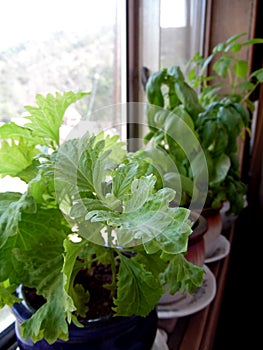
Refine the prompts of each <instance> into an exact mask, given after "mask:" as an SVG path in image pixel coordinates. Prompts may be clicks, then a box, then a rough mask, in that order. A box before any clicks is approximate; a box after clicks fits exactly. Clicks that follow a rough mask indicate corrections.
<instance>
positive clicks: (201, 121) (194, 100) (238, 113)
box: [145, 33, 263, 214]
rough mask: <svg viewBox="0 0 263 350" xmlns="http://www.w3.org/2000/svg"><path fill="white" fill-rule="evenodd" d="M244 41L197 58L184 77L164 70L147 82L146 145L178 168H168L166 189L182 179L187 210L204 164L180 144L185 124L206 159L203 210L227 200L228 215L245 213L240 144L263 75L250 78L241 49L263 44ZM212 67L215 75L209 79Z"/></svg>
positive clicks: (259, 72)
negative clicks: (157, 149) (206, 56)
mask: <svg viewBox="0 0 263 350" xmlns="http://www.w3.org/2000/svg"><path fill="white" fill-rule="evenodd" d="M244 35H245V33H241V34H238V35H235V36H233V37H231V38H229V39H228V40H226V41H225V42H222V43H220V44H218V45H217V46H216V47H215V48H214V49H213V51H212V53H211V55H209V57H208V58H204V57H202V56H201V55H200V53H196V54H195V55H194V56H193V57H192V58H191V59H190V61H189V62H188V64H187V66H186V68H185V71H184V72H183V69H181V68H180V67H179V66H173V67H169V68H163V69H161V70H160V71H157V72H155V73H153V74H152V75H151V76H150V78H149V80H148V82H147V85H146V94H147V100H148V102H149V107H148V112H147V113H148V114H147V121H148V127H149V132H148V133H147V135H146V136H145V142H146V144H148V143H149V142H150V141H151V142H152V146H153V147H156V148H159V149H162V150H163V152H165V153H167V154H169V156H170V157H171V159H172V161H173V163H174V164H175V165H176V168H177V171H178V173H177V174H173V173H172V171H171V169H169V168H168V170H167V173H166V180H167V181H166V183H165V184H166V185H167V186H170V187H172V188H176V186H177V185H178V181H176V179H178V174H179V175H180V178H181V183H182V193H183V195H182V196H181V198H180V204H181V205H183V206H187V205H189V202H190V201H191V199H192V196H193V191H194V189H195V184H194V174H195V173H198V168H200V167H201V164H200V162H198V161H196V162H194V161H191V160H190V159H189V154H186V152H185V150H184V149H183V148H182V147H181V145H180V144H179V142H178V134H179V133H180V130H179V128H180V127H181V128H182V123H183V124H184V129H188V134H187V135H186V138H187V137H188V138H189V143H191V142H192V140H193V137H196V139H197V140H198V141H199V143H200V145H201V147H202V150H203V152H204V154H205V158H206V164H207V169H208V188H207V190H208V191H207V197H206V201H205V203H204V207H205V208H209V207H212V208H220V206H221V205H222V203H223V202H224V201H226V200H228V201H229V204H230V208H229V210H228V214H230V213H234V214H238V213H239V212H240V210H241V209H242V208H243V207H244V200H245V199H244V196H245V193H246V186H245V184H244V183H243V182H242V181H241V176H240V164H239V158H238V154H237V151H238V139H239V137H244V136H245V132H246V131H247V132H249V131H250V113H252V112H253V111H254V103H253V101H251V100H250V96H251V94H252V93H253V91H254V90H255V89H256V88H257V86H258V85H259V84H260V83H262V82H263V69H262V68H261V69H259V70H256V71H254V72H252V73H251V74H250V75H249V65H248V62H247V61H246V60H243V59H240V58H239V53H240V51H241V49H243V48H244V47H247V46H249V45H254V44H261V43H263V39H260V38H255V39H252V40H244V41H241V40H240V39H241V38H242V37H243V36H244ZM209 65H212V71H213V75H207V68H208V67H209ZM156 106H158V107H159V108H157V107H156ZM180 122H181V123H180ZM182 132H183V129H182ZM189 135H190V136H189ZM191 152H192V153H193V155H192V157H193V158H192V159H195V158H196V159H197V157H198V155H199V153H200V152H199V150H198V149H197V148H194V147H193V148H192V150H191ZM164 179H165V176H164ZM196 190H197V191H198V188H197V189H196Z"/></svg>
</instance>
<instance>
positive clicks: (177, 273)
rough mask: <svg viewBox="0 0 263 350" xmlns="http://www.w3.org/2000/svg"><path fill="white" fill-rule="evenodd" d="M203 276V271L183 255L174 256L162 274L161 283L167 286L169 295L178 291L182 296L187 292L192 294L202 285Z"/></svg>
mask: <svg viewBox="0 0 263 350" xmlns="http://www.w3.org/2000/svg"><path fill="white" fill-rule="evenodd" d="M204 276H205V271H204V269H203V268H202V267H199V266H197V265H194V264H192V263H190V262H189V261H187V260H186V259H185V258H184V257H183V255H176V256H174V257H173V258H172V259H171V260H170V263H169V265H168V266H167V269H166V271H165V272H164V273H163V274H162V278H163V283H167V284H168V290H169V293H170V294H174V293H175V292H178V291H179V292H180V293H182V294H183V293H184V292H186V291H187V290H188V291H189V293H191V294H192V293H194V291H195V290H196V288H197V287H200V286H201V285H202V284H203V280H204Z"/></svg>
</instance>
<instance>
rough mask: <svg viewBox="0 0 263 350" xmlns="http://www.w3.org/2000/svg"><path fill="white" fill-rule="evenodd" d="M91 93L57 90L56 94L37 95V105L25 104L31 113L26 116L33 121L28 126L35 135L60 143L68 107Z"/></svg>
mask: <svg viewBox="0 0 263 350" xmlns="http://www.w3.org/2000/svg"><path fill="white" fill-rule="evenodd" d="M87 95H89V92H77V93H75V92H72V91H67V92H64V93H59V92H56V94H55V95H52V94H47V95H46V96H43V95H41V94H37V95H36V104H37V107H35V106H25V109H26V110H27V111H28V112H29V113H30V115H29V116H27V117H26V118H27V119H28V120H29V121H30V122H31V123H28V124H27V127H28V128H30V129H31V130H32V135H33V137H41V138H43V139H47V140H49V141H47V144H50V143H49V142H50V141H51V142H54V143H55V144H56V145H59V143H60V139H59V129H60V126H61V124H62V121H63V116H64V113H65V111H66V109H67V108H68V107H69V106H70V105H71V104H72V103H74V102H76V101H78V100H80V99H81V98H83V97H85V96H87Z"/></svg>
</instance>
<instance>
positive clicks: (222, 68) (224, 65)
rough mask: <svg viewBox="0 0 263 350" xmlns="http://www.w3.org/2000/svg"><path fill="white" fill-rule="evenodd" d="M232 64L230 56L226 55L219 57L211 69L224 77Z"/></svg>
mask: <svg viewBox="0 0 263 350" xmlns="http://www.w3.org/2000/svg"><path fill="white" fill-rule="evenodd" d="M231 64H232V58H231V57H227V56H222V57H219V59H218V60H217V61H216V62H215V63H214V65H213V70H214V71H215V72H216V73H217V74H218V75H219V76H220V77H223V78H225V77H226V75H227V72H228V70H229V69H230V66H231Z"/></svg>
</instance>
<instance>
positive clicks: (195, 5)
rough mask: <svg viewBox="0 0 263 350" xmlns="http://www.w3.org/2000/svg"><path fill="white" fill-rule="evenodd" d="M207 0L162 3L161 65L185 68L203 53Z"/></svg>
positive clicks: (174, 0) (178, 0)
mask: <svg viewBox="0 0 263 350" xmlns="http://www.w3.org/2000/svg"><path fill="white" fill-rule="evenodd" d="M205 5H206V0H200V1H199V0H198V1H197V0H160V42H161V43H160V66H161V68H162V67H169V66H173V65H179V66H181V67H182V66H184V65H185V64H186V62H187V61H188V60H189V59H190V58H191V57H192V56H193V55H194V54H195V53H196V52H198V51H199V52H200V53H202V51H203V37H204V21H205Z"/></svg>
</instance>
